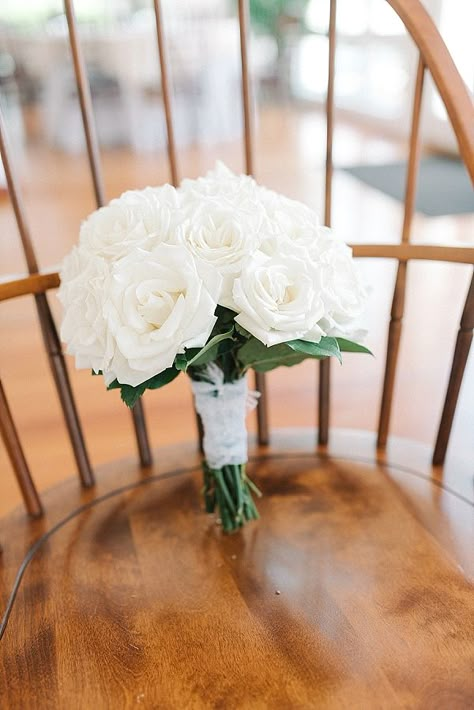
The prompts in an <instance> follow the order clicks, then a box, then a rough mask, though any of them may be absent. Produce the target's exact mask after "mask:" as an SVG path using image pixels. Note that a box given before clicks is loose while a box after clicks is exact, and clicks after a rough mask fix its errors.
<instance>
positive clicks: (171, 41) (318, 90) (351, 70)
mask: <svg viewBox="0 0 474 710" xmlns="http://www.w3.org/2000/svg"><path fill="white" fill-rule="evenodd" d="M424 4H425V6H426V7H427V9H428V10H429V12H430V14H431V16H432V17H433V19H434V20H435V22H436V24H437V26H438V28H439V29H440V31H441V34H442V36H443V38H444V39H445V41H446V43H447V45H448V48H449V49H450V51H451V53H452V55H453V58H454V60H455V62H456V64H457V66H458V69H459V71H460V73H461V75H462V77H463V79H464V81H465V82H466V84H467V86H468V88H469V89H470V90H471V91H472V90H473V89H474V44H473V42H472V28H473V27H474V3H473V2H472V0H425V2H424ZM236 5H237V3H236V2H233V1H231V0H191V1H189V2H176V1H173V0H163V12H164V24H165V31H166V38H167V47H168V53H169V60H170V67H171V79H172V90H173V110H174V116H175V131H176V141H177V147H178V163H179V172H180V176H196V175H198V174H201V173H203V172H205V171H206V170H207V169H209V168H210V167H211V166H212V165H213V163H214V161H215V159H216V158H220V159H222V160H224V161H225V162H226V163H227V164H228V165H229V166H230V167H231V168H232V169H234V170H236V171H242V170H243V148H242V111H241V94H240V91H241V84H240V82H241V73H240V55H239V29H238V18H237V14H236ZM75 7H76V13H77V18H78V21H79V28H80V35H81V41H82V46H83V48H84V52H85V57H86V62H87V69H88V73H89V77H90V82H91V89H92V98H93V105H94V111H95V118H96V122H97V128H98V135H99V141H100V146H101V152H102V167H103V171H104V178H105V185H106V192H107V198H108V199H111V198H112V197H115V196H117V195H119V194H120V193H121V192H123V191H124V190H125V189H133V188H141V187H144V186H145V185H148V184H160V183H162V182H165V181H167V180H168V179H169V172H168V165H167V156H166V132H165V121H164V113H163V107H162V96H161V80H160V72H159V63H158V57H157V44H156V34H155V20H154V14H153V8H152V2H151V0H76V3H75ZM250 17H251V39H250V64H251V75H252V91H253V96H254V99H255V112H254V114H255V115H254V119H255V152H256V160H255V163H256V176H257V178H258V180H259V181H261V182H262V183H264V184H266V185H268V186H269V187H271V188H274V189H277V190H280V191H282V192H284V193H285V194H287V195H289V196H291V197H294V198H297V199H300V200H303V201H304V202H306V203H307V204H309V205H311V206H312V207H314V208H315V209H316V210H317V211H318V212H319V213H320V214H322V211H323V210H322V205H323V190H324V156H325V149H326V146H325V140H326V139H325V114H324V102H325V95H326V85H327V55H328V38H327V32H328V18H329V0H251V1H250ZM337 28H338V38H337V53H336V85H335V105H336V131H335V143H334V160H335V167H336V172H335V177H334V193H333V200H334V202H333V225H334V227H335V228H336V229H337V230H338V231H339V232H340V233H341V235H342V236H343V237H344V238H345V239H346V241H348V242H353V243H354V242H362V241H363V242H367V241H371V240H372V241H374V242H396V241H398V240H399V238H400V231H401V222H402V202H401V201H400V199H399V198H400V196H402V194H403V184H404V166H405V164H404V162H403V161H404V160H405V158H406V154H407V152H406V143H407V136H408V131H409V125H410V118H411V103H412V95H413V87H414V79H415V73H416V63H417V53H416V50H415V48H414V45H413V43H412V41H411V39H410V37H409V36H408V35H407V33H406V31H405V29H404V27H403V25H402V23H401V22H400V21H399V19H398V17H397V15H396V14H395V13H394V11H393V10H392V9H391V7H390V6H389V4H388V3H386V2H384V0H338V11H337ZM0 104H1V107H2V110H3V112H4V115H5V119H6V123H7V129H8V134H9V138H10V143H11V145H12V151H13V154H14V156H15V158H16V165H17V170H18V172H19V176H20V180H21V187H22V190H23V193H24V197H25V204H26V209H27V216H28V218H29V222H30V224H31V231H32V236H33V241H34V243H35V247H36V249H37V252H38V256H39V261H40V264H41V265H42V266H43V267H47V266H48V267H49V266H54V265H56V264H58V263H59V262H60V260H61V259H62V257H63V256H64V255H65V253H66V252H67V251H68V250H69V249H70V247H71V246H72V244H73V243H74V242H75V241H76V239H77V234H78V229H79V225H80V222H81V220H82V219H84V218H85V217H86V216H87V214H89V213H90V212H91V211H92V210H93V209H94V208H95V205H94V201H93V193H92V184H91V179H90V174H89V171H88V164H87V159H86V155H85V146H84V139H83V133H82V124H81V116H80V111H79V107H78V98H77V93H76V88H75V81H74V74H73V68H72V62H71V56H70V50H69V44H68V38H67V26H66V20H65V16H64V14H63V10H62V4H61V2H60V0H2V2H1V5H0ZM422 135H423V149H424V162H423V164H422V178H423V177H424V176H425V177H426V178H427V180H426V183H424V184H425V185H427V187H425V188H423V189H424V191H423V190H421V194H419V198H420V200H419V202H417V214H416V216H415V221H414V230H413V241H418V242H429V243H443V244H472V243H473V241H474V237H473V234H474V217H473V213H474V200H473V195H472V190H471V187H470V184H469V180H468V178H467V175H466V174H465V172H464V169H463V166H462V164H461V163H460V161H458V159H457V147H456V142H455V139H454V136H453V133H452V130H451V128H450V126H449V124H448V122H447V117H446V113H445V110H444V107H443V105H442V103H441V101H440V100H439V98H438V96H437V94H436V91H435V90H434V88H433V86H432V84H431V80H430V79H428V83H427V87H426V91H425V97H424V104H423V119H422ZM372 169H375V172H374V171H373V170H372ZM371 170H372V171H371ZM380 171H381V172H380ZM422 187H423V181H422ZM362 268H363V269H364V271H365V273H366V277H367V280H368V282H369V283H370V284H371V286H372V293H373V296H372V299H371V303H370V306H369V310H368V315H367V325H368V327H369V331H370V332H369V339H368V344H369V346H371V347H372V348H373V349H374V352H375V353H376V355H377V357H376V359H375V360H374V361H371V362H370V363H368V362H367V361H363V358H359V359H358V360H357V359H356V358H354V359H350V358H349V359H348V362H347V364H346V365H345V366H344V368H342V369H341V370H340V371H337V373H336V376H335V378H334V380H335V391H334V395H333V399H334V402H333V422H334V424H335V425H337V426H348V427H359V426H360V427H365V428H373V427H374V425H375V422H376V417H377V408H378V403H379V397H380V384H381V378H382V372H383V365H384V353H385V351H384V348H385V337H386V323H387V317H388V313H389V309H390V302H391V296H392V286H393V279H394V273H395V265H394V264H393V263H391V262H384V263H382V264H381V263H378V264H374V263H372V262H371V261H369V262H365V263H364V264H362ZM24 270H25V264H24V258H23V255H22V252H21V248H20V242H19V238H18V235H17V230H16V226H15V223H14V219H13V214H12V211H11V207H10V204H9V201H8V197H7V195H6V190H5V184H4V176H2V174H1V165H0V275H1V274H6V273H16V272H18V273H22V272H24ZM470 275H471V272H470V269H469V267H463V266H456V265H446V264H445V265H443V264H436V263H425V264H411V265H410V270H409V290H408V303H407V317H406V331H408V333H411V336H409V335H408V333H407V336H406V337H404V340H403V346H402V353H401V359H402V360H404V362H401V363H400V376H399V379H398V381H397V382H398V385H399V387H400V388H401V389H404V390H405V391H406V392H409V393H410V397H408V398H406V397H405V398H403V397H400V398H397V399H396V401H395V408H394V418H393V431H394V433H395V434H399V435H402V436H414V438H418V439H420V440H422V441H426V442H430V441H431V440H432V438H433V436H434V432H435V429H436V426H437V423H438V420H439V414H440V408H441V402H442V398H443V396H444V390H445V385H446V380H447V374H448V371H449V366H450V361H451V354H452V346H453V343H454V337H455V332H456V330H457V327H458V324H459V317H460V313H461V309H462V304H463V301H464V298H465V296H466V292H467V287H468V283H469V279H470ZM50 301H51V303H52V305H53V307H54V309H55V311H56V313H58V311H57V304H56V299H55V296H54V295H51V297H50ZM415 303H416V307H414V304H415ZM412 304H413V306H412ZM0 327H1V333H2V335H1V339H0V373H1V374H2V379H4V380H5V382H6V385H7V394H8V396H9V399H10V402H11V406H12V409H13V410H14V414H15V416H16V417H17V421H18V422H19V427H20V432H21V433H22V435H23V436H24V441H25V445H26V448H27V451H30V454H29V460H30V463H31V468H32V469H33V471H34V472H38V473H39V476H40V478H39V483H40V485H42V484H43V485H47V484H49V483H51V482H54V481H55V480H58V476H60V475H64V471H66V472H67V473H70V472H71V471H72V470H73V464H72V461H71V457H70V453H69V450H68V444H67V442H66V440H65V437H64V436H63V435H62V420H61V414H60V411H59V407H58V404H57V401H56V395H55V393H54V389H53V387H52V384H51V380H50V376H49V372H48V365H47V362H46V359H45V357H44V354H43V352H42V348H41V344H40V335H39V329H38V326H37V324H36V320H35V314H34V304H33V303H32V302H31V299H19V300H18V301H17V302H15V303H14V304H13V303H6V304H2V305H1V307H0ZM7 331H8V333H9V337H8V338H6V337H5V333H6V332H7ZM415 344H416V348H415V347H414V346H415ZM427 363H428V366H427V365H426V364H427ZM71 369H72V368H71ZM402 373H404V374H402ZM473 375H474V372H473V362H472V357H471V360H470V363H469V364H468V372H467V373H466V379H465V385H464V387H463V390H462V393H461V399H460V402H459V411H458V416H457V418H456V426H455V432H454V439H453V442H455V443H454V444H453V445H454V446H457V447H461V448H462V447H463V446H464V447H465V446H466V445H467V446H469V447H470V452H471V454H474V447H473V437H472V423H473V421H474V409H473V404H472V400H474V398H473V397H472V391H473V390H472V384H473V382H474V377H473ZM183 379H184V378H183ZM98 380H99V378H91V377H90V376H89V374H88V373H84V372H82V373H73V382H74V386H75V391H76V392H77V394H78V398H79V402H80V409H81V413H82V415H83V418H84V423H85V428H86V435H87V437H88V440H89V445H90V449H91V454H92V458H93V462H94V463H100V462H101V461H103V460H106V459H107V458H110V450H111V449H112V450H113V451H114V453H115V454H116V455H120V454H122V453H129V452H130V451H131V450H132V447H133V444H132V433H131V426H130V422H129V418H128V417H127V414H126V412H125V411H124V408H123V407H122V405H121V404H120V402H118V401H117V397H116V396H115V393H113V394H112V393H109V394H106V393H105V392H104V391H103V386H102V383H101V382H100V381H98ZM469 387H470V388H471V390H470V391H471V396H470V397H469V395H468V390H469ZM270 388H271V408H272V424H273V425H275V426H288V425H301V426H310V425H313V424H314V423H315V412H316V404H315V399H314V393H315V392H316V368H315V367H314V365H313V364H311V363H305V364H303V365H301V366H299V367H298V368H295V370H294V372H293V371H279V372H276V373H272V375H271V376H270ZM289 396H292V397H294V400H292V401H294V402H295V404H294V406H293V407H290V408H288V406H287V403H288V399H287V398H288V397H289ZM349 400H351V403H349ZM189 402H190V396H189V392H188V389H187V383H186V382H184V383H183V382H182V381H181V378H180V379H179V380H178V381H177V382H176V383H173V385H172V386H171V387H169V388H166V390H163V391H162V392H156V393H149V394H147V396H146V405H147V408H148V409H149V412H150V415H151V430H152V438H153V442H154V443H155V444H162V443H167V442H173V441H178V440H181V439H189V438H190V437H191V436H193V435H194V421H193V415H192V412H191V407H190V406H189ZM361 402H363V404H361ZM414 403H419V404H420V405H421V403H423V404H424V405H425V406H424V407H423V410H422V412H421V409H420V407H418V406H414ZM165 412H166V416H163V415H164V413H165ZM111 423H112V424H111ZM102 425H103V426H102ZM456 427H457V428H456ZM48 432H56V433H55V434H54V436H55V440H56V438H57V443H56V445H55V446H54V447H52V448H53V449H54V451H53V450H51V446H50V447H49V449H48V456H46V455H45V449H44V440H45V437H48V435H49V434H48ZM456 442H457V443H456ZM466 442H467V444H466ZM48 443H50V442H48ZM3 465H5V467H7V466H8V462H7V459H6V456H5V455H4V451H3V449H2V447H1V445H0V466H3ZM58 472H59V473H58ZM61 472H62V473H61ZM11 480H12V483H11V489H8V488H7V498H6V499H5V500H8V503H5V505H7V504H8V505H10V503H11V501H14V500H16V499H15V496H16V492H15V485H14V482H13V476H11ZM6 485H7V487H8V486H9V485H10V484H9V483H8V482H7V484H6ZM8 495H10V498H8ZM0 508H1V503H0ZM0 512H1V511H0Z"/></svg>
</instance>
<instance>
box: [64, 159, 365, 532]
mask: <svg viewBox="0 0 474 710" xmlns="http://www.w3.org/2000/svg"><path fill="white" fill-rule="evenodd" d="M59 298H60V300H61V302H62V304H63V307H64V318H63V323H62V328H61V335H62V338H63V340H64V341H65V342H66V343H67V347H68V352H69V353H70V354H72V355H74V356H75V359H76V365H77V367H79V368H91V369H92V371H93V372H94V373H95V374H99V373H101V374H103V376H104V379H105V383H106V385H107V387H108V389H120V390H121V396H122V399H123V400H124V402H125V403H126V404H127V405H128V406H129V407H132V406H133V405H134V404H135V403H136V401H137V399H138V398H139V397H140V396H141V395H142V394H143V393H144V391H145V390H146V389H157V388H159V387H162V386H164V385H166V384H168V383H169V382H171V381H172V380H174V379H175V378H176V377H177V376H178V375H179V374H180V373H181V372H186V373H187V374H188V375H189V376H190V377H191V381H192V387H193V392H194V397H195V403H196V409H197V411H198V413H199V415H200V416H201V419H202V423H203V427H204V454H205V461H204V463H203V470H204V498H205V506H206V510H207V511H208V512H210V513H211V512H213V511H214V510H215V509H216V507H217V509H218V513H219V517H220V519H221V521H222V526H223V529H224V530H225V531H226V532H230V531H233V530H236V529H238V528H239V527H241V526H242V525H243V524H244V523H245V522H246V521H248V520H251V519H255V518H257V517H258V513H257V510H256V508H255V504H254V502H253V498H252V493H255V494H257V495H260V493H259V491H258V490H257V488H256V486H255V485H254V484H253V483H252V481H250V479H249V478H248V477H247V474H246V470H245V464H246V462H247V434H246V428H245V418H246V412H247V411H248V409H249V408H251V407H252V406H255V404H256V397H257V396H258V395H257V393H249V392H248V391H247V378H246V374H247V372H248V370H250V369H253V370H256V371H258V372H267V371H268V370H272V369H274V368H275V367H279V366H282V365H284V366H290V365H296V364H298V363H300V362H302V361H303V360H305V359H306V358H313V359H321V358H326V357H330V356H334V357H337V358H338V359H339V360H340V359H341V352H342V351H350V352H369V351H368V350H367V348H365V347H364V346H362V345H360V344H357V343H356V342H354V340H353V338H355V340H358V339H359V338H360V334H358V335H357V334H356V335H354V332H353V324H354V322H355V319H356V318H357V317H358V316H359V315H360V314H361V312H362V309H363V306H364V303H365V299H366V292H365V289H364V287H363V285H362V282H361V279H360V277H359V276H358V273H357V271H356V268H355V264H354V262H353V260H352V255H351V251H350V249H349V248H348V247H347V246H346V244H344V242H342V241H341V240H340V239H338V238H337V237H336V236H335V234H334V233H333V232H331V231H330V230H329V229H327V228H325V227H322V226H321V225H320V224H319V223H318V218H317V215H316V214H315V213H314V212H313V211H312V210H310V209H309V208H308V207H305V206H304V205H302V204H301V203H299V202H295V201H293V200H290V199H288V198H286V197H283V196H282V195H279V194H277V193H275V192H272V191H270V190H267V189H266V188H264V187H261V186H259V185H257V183H256V182H255V180H253V179H252V178H251V177H248V176H244V175H240V176H237V175H234V174H233V173H232V172H230V171H229V170H228V169H227V168H226V167H225V166H224V165H222V164H220V163H218V164H217V166H216V168H215V169H214V170H213V171H212V172H210V173H208V174H207V175H206V177H203V178H198V179H197V180H184V181H183V182H182V183H181V186H180V187H179V188H178V189H175V188H173V187H171V186H170V185H165V186H163V187H157V188H151V187H148V188H146V189H145V190H140V191H130V192H125V193H124V194H123V195H122V196H121V197H120V198H119V199H115V200H112V202H110V204H109V205H107V206H106V207H102V208H101V209H99V210H97V211H96V212H94V213H93V214H92V215H90V217H89V218H88V219H87V220H86V221H85V222H84V223H83V225H82V227H81V232H80V240H79V244H78V246H76V247H74V248H73V250H72V252H71V253H70V254H69V255H68V256H67V257H66V258H65V259H64V262H63V266H62V270H61V287H60V291H59ZM349 338H351V339H349Z"/></svg>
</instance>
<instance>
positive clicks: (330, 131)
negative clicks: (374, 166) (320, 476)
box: [318, 0, 337, 446]
mask: <svg viewBox="0 0 474 710" xmlns="http://www.w3.org/2000/svg"><path fill="white" fill-rule="evenodd" d="M336 13H337V2H336V0H331V3H330V8H329V44H328V52H329V54H328V83H327V92H326V166H325V181H324V224H325V225H326V226H327V227H330V226H331V212H332V176H333V157H332V146H333V136H334V76H335V62H336ZM330 395H331V362H330V359H329V358H326V359H325V360H321V361H320V363H319V395H318V444H319V445H320V446H325V445H326V444H327V443H328V439H329V414H330Z"/></svg>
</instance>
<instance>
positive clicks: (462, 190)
mask: <svg viewBox="0 0 474 710" xmlns="http://www.w3.org/2000/svg"><path fill="white" fill-rule="evenodd" d="M342 169H343V170H345V171H346V172H348V173H350V174H351V175H353V176H354V177H356V178H358V179H359V180H361V181H362V182H365V183H366V184H367V185H370V186H371V187H373V188H375V189H376V190H380V191H381V192H385V193H386V194H387V195H390V197H394V198H395V199H396V200H400V201H401V202H403V200H404V193H405V176H406V163H389V164H386V165H355V166H352V167H347V168H342ZM416 211H417V212H423V213H424V214H425V215H428V216H430V217H440V216H441V215H449V214H466V213H469V212H474V190H473V188H472V185H471V181H470V179H469V176H468V174H467V171H466V168H465V167H464V165H463V163H462V162H461V161H460V160H455V159H451V158H435V157H432V158H423V159H422V160H421V161H420V173H419V178H418V189H417V195H416Z"/></svg>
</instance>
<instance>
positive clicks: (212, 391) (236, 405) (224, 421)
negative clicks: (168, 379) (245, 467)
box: [191, 365, 259, 469]
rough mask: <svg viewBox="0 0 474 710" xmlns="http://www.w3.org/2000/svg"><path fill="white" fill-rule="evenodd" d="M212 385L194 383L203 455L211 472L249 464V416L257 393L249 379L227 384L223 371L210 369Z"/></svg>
mask: <svg viewBox="0 0 474 710" xmlns="http://www.w3.org/2000/svg"><path fill="white" fill-rule="evenodd" d="M207 374H208V379H209V380H212V381H211V382H201V381H196V380H191V385H192V389H193V393H194V399H195V405H196V410H197V412H198V414H199V415H200V417H201V419H202V424H203V427H204V441H203V446H204V455H205V457H206V461H207V464H208V466H209V467H210V468H214V469H220V468H222V467H223V466H226V465H230V464H234V465H238V464H243V463H246V462H247V460H248V442H247V428H246V426H245V419H246V416H247V412H248V411H249V410H250V409H254V408H255V407H256V405H257V399H258V397H259V393H258V392H249V391H248V388H247V378H246V377H243V378H242V379H240V380H236V381H235V382H228V383H224V381H223V374H222V370H221V369H220V368H218V367H217V366H216V365H211V366H208V370H207Z"/></svg>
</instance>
